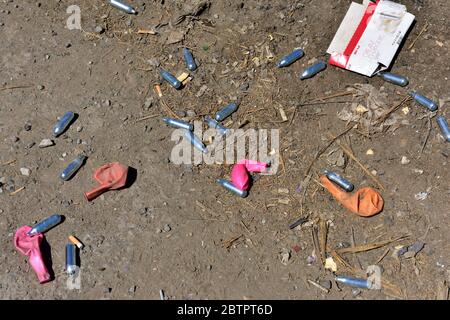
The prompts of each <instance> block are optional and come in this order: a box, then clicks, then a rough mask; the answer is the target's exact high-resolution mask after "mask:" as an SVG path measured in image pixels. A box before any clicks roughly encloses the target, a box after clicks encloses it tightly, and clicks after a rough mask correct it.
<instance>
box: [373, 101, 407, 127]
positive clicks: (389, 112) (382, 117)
mask: <svg viewBox="0 0 450 320" xmlns="http://www.w3.org/2000/svg"><path fill="white" fill-rule="evenodd" d="M410 100H412V98H411V97H410V96H405V97H404V98H403V100H402V101H401V102H400V103H398V104H396V105H395V106H393V107H392V108H390V109H389V110H388V111H386V112H385V113H383V114H382V115H381V116H379V117H378V118H377V119H376V120H375V122H374V125H378V124H380V123H383V122H384V121H386V119H387V118H389V116H390V115H391V114H392V113H393V112H395V111H397V110H398V109H400V107H401V106H402V105H403V104H405V103H406V102H408V101H410Z"/></svg>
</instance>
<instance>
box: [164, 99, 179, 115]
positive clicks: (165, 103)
mask: <svg viewBox="0 0 450 320" xmlns="http://www.w3.org/2000/svg"><path fill="white" fill-rule="evenodd" d="M161 105H162V106H163V107H164V108H165V109H166V111H167V112H168V113H169V114H170V115H171V116H172V118H176V119H178V120H179V119H180V117H179V116H178V115H177V114H176V113H175V112H173V110H172V109H171V108H170V107H169V105H168V104H167V102H166V101H164V99H162V98H161Z"/></svg>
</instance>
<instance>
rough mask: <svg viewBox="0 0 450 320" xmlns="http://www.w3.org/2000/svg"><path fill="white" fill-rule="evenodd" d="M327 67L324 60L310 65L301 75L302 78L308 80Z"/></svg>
mask: <svg viewBox="0 0 450 320" xmlns="http://www.w3.org/2000/svg"><path fill="white" fill-rule="evenodd" d="M326 68H327V64H326V63H325V62H323V61H319V62H316V63H315V64H314V65H312V66H310V67H308V68H307V69H306V70H305V71H303V73H302V74H301V76H300V80H306V79H309V78H312V77H314V76H315V75H316V74H318V73H319V72H321V71H323V70H325V69H326Z"/></svg>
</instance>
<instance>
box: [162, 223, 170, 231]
mask: <svg viewBox="0 0 450 320" xmlns="http://www.w3.org/2000/svg"><path fill="white" fill-rule="evenodd" d="M163 230H164V232H169V231H170V230H172V228H171V227H170V225H168V224H166V225H165V226H164V229H163Z"/></svg>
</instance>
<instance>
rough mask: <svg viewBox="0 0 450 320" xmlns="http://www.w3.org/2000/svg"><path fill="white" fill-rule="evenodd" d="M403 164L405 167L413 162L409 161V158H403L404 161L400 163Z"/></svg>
mask: <svg viewBox="0 0 450 320" xmlns="http://www.w3.org/2000/svg"><path fill="white" fill-rule="evenodd" d="M400 162H401V164H403V165H405V164H408V163H410V162H411V160H409V159H408V158H407V157H405V156H403V157H402V160H401V161H400Z"/></svg>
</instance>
